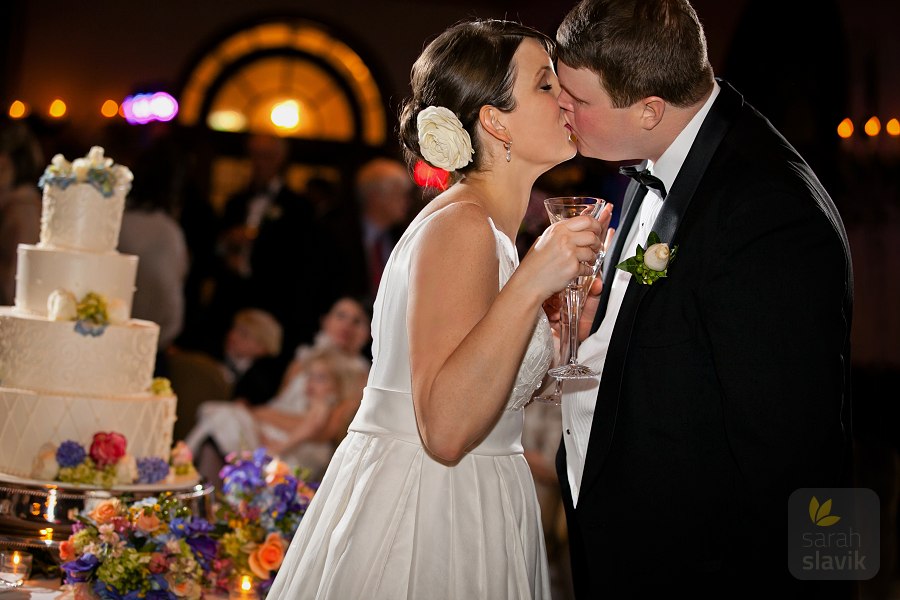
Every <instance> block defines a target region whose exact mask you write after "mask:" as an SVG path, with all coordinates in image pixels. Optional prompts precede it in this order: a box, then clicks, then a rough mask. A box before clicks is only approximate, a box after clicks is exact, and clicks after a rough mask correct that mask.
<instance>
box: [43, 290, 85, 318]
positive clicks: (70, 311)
mask: <svg viewBox="0 0 900 600" xmlns="http://www.w3.org/2000/svg"><path fill="white" fill-rule="evenodd" d="M47 318H48V319H50V320H51V321H74V320H75V319H76V318H78V300H77V299H76V298H75V294H73V293H72V292H70V291H69V290H64V289H62V288H60V289H56V290H53V291H52V292H50V295H49V296H48V297H47Z"/></svg>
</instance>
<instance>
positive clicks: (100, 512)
mask: <svg viewBox="0 0 900 600" xmlns="http://www.w3.org/2000/svg"><path fill="white" fill-rule="evenodd" d="M118 515H119V500H118V499H117V498H110V499H109V500H104V501H103V502H101V503H100V504H98V505H97V506H96V507H95V508H94V510H92V511H91V512H89V513H88V516H89V517H90V518H91V519H93V520H94V521H96V523H97V524H98V525H104V524H106V523H111V522H112V520H113V519H114V518H115V517H117V516H118Z"/></svg>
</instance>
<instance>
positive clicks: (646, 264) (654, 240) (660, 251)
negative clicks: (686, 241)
mask: <svg viewBox="0 0 900 600" xmlns="http://www.w3.org/2000/svg"><path fill="white" fill-rule="evenodd" d="M677 251H678V246H675V247H674V248H672V249H669V244H666V243H664V242H660V241H659V236H658V235H657V234H656V232H655V231H651V232H650V235H649V236H647V249H646V250H644V249H643V248H642V247H641V246H640V244H638V247H637V253H636V254H635V255H634V256H632V257H631V258H629V259H627V260H624V261H622V262H620V263H619V264H617V265H616V268H617V269H621V270H623V271H627V272H629V273H631V274H632V275H634V276H635V277H637V280H638V283H640V284H642V285H653V283H654V282H655V281H656V280H657V279H659V278H661V277H665V276H666V274H667V273H668V271H669V264H671V262H672V261H673V260H675V253H676V252H677Z"/></svg>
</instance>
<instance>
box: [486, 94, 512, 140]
mask: <svg viewBox="0 0 900 600" xmlns="http://www.w3.org/2000/svg"><path fill="white" fill-rule="evenodd" d="M505 116H506V115H504V114H503V112H502V111H500V110H499V109H498V108H497V107H496V106H491V105H490V104H485V105H484V106H482V107H481V110H480V111H478V122H479V123H480V124H481V128H482V129H484V131H485V133H487V134H489V135H491V136H492V137H494V138H496V139H498V140H500V141H501V142H503V143H504V144H506V143H509V142H512V137H511V136H510V135H509V131H508V130H507V129H506V125H504V118H505Z"/></svg>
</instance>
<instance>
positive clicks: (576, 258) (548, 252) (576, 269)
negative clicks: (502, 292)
mask: <svg viewBox="0 0 900 600" xmlns="http://www.w3.org/2000/svg"><path fill="white" fill-rule="evenodd" d="M603 227H604V225H603V223H601V222H600V221H598V220H597V219H593V218H591V217H589V216H586V215H585V216H579V217H574V218H572V219H565V220H563V221H559V222H557V223H553V224H552V225H550V226H549V227H548V228H547V229H546V230H545V231H544V233H543V234H542V235H541V236H540V237H539V238H538V239H537V241H536V242H535V243H534V245H533V246H532V248H531V250H529V252H528V254H527V255H526V256H525V258H524V259H523V260H522V264H521V266H520V267H519V269H518V272H519V273H518V274H519V275H520V276H522V277H525V278H526V279H525V280H526V281H528V282H529V285H530V286H531V287H532V289H534V290H535V292H536V293H537V294H538V295H539V297H540V298H541V299H545V298H549V297H550V296H552V295H554V294H556V293H557V292H559V291H561V290H563V289H565V287H566V286H567V285H568V284H569V282H570V281H571V280H572V279H574V278H576V277H586V276H588V275H590V274H592V273H593V265H594V262H595V261H596V258H597V252H599V251H600V250H601V249H602V242H601V232H602V231H603Z"/></svg>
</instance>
